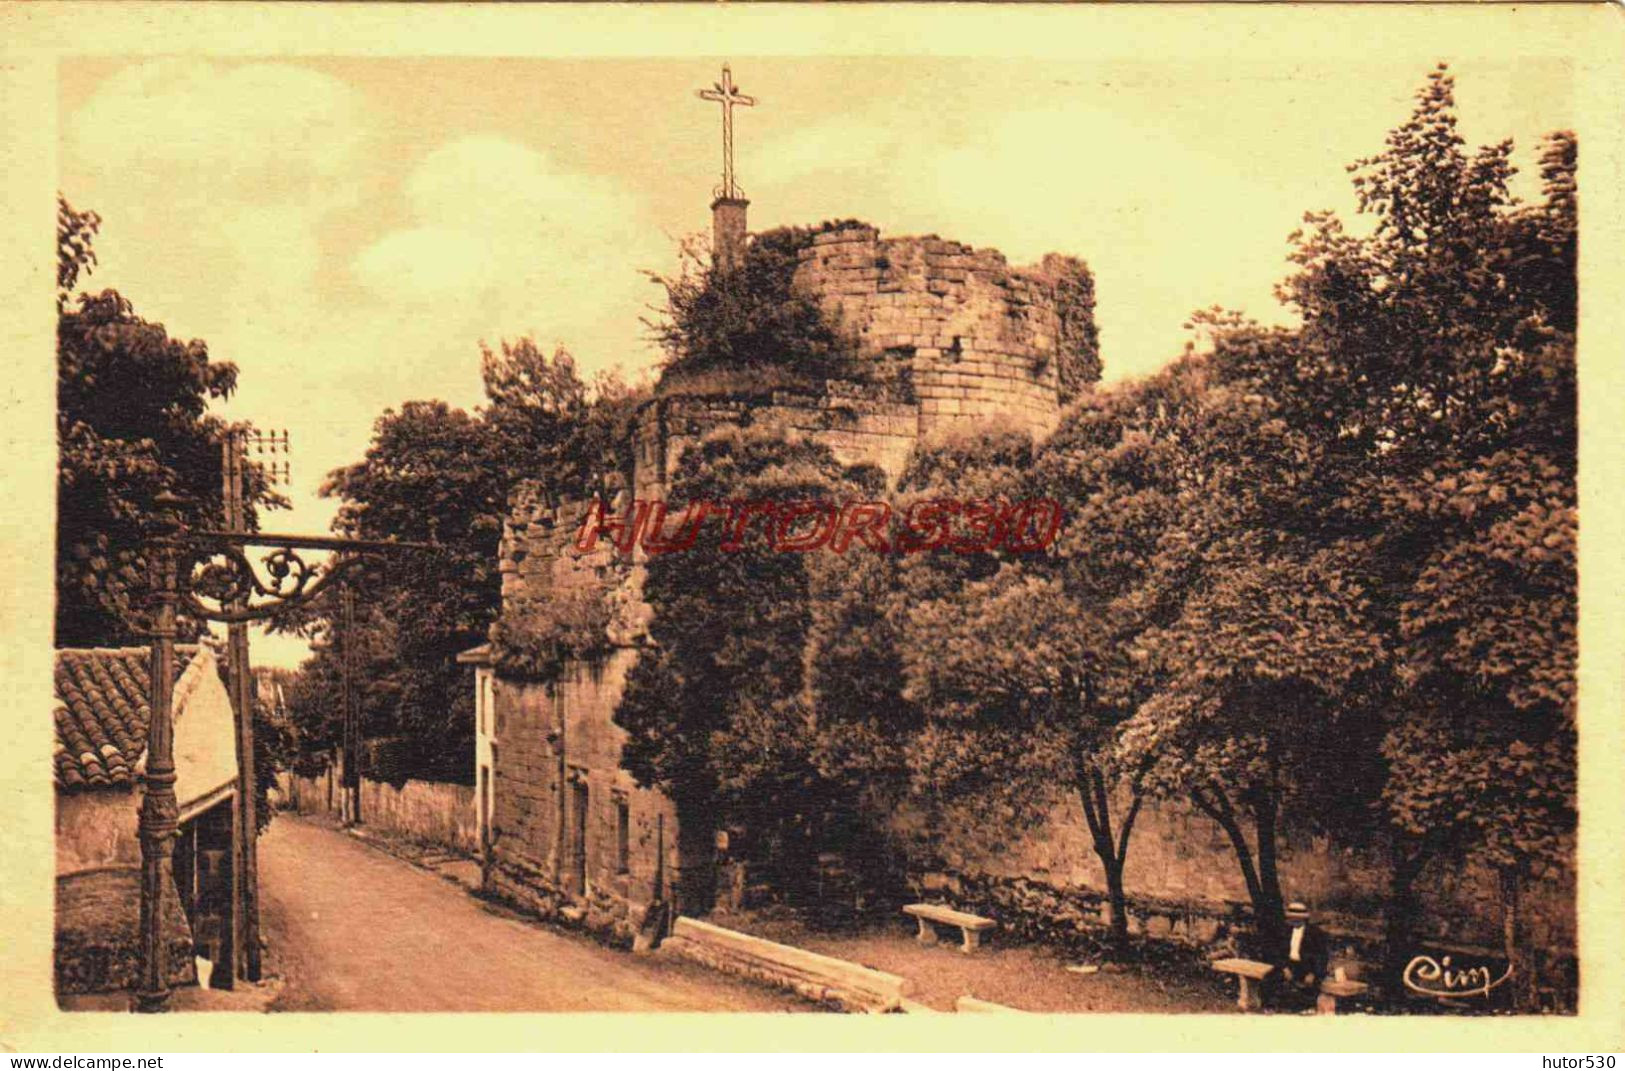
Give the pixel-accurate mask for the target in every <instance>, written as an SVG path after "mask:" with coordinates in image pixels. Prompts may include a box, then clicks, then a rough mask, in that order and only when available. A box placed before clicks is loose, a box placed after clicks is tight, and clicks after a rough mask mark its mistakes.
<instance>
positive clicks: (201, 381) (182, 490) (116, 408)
mask: <svg viewBox="0 0 1625 1071" xmlns="http://www.w3.org/2000/svg"><path fill="white" fill-rule="evenodd" d="M100 225H101V220H100V218H99V217H98V216H96V215H95V213H92V212H79V211H76V210H75V209H74V208H73V207H72V206H71V205H69V204H68V202H67V201H66V200H65V199H62V198H60V197H59V198H58V201H57V249H58V264H57V285H58V290H57V308H58V315H57V413H56V432H57V526H56V592H57V600H56V643H57V644H58V645H59V646H65V647H73V646H77V647H94V646H103V647H106V646H117V645H120V644H129V643H140V642H142V641H143V634H144V632H145V628H146V626H144V625H143V624H142V614H143V611H144V606H143V599H142V596H143V593H144V592H145V591H146V586H147V583H148V578H147V576H146V568H147V567H146V563H145V559H144V557H143V555H142V545H143V542H144V540H145V538H146V537H147V535H148V534H149V531H148V526H149V523H150V521H151V520H152V518H153V516H154V506H153V501H154V499H155V498H156V497H157V496H158V495H159V494H160V493H162V492H164V491H169V492H172V493H174V494H176V495H178V496H179V497H180V498H181V500H182V504H181V505H180V506H179V507H178V510H179V513H180V520H181V521H182V522H183V523H185V524H188V525H192V526H196V527H218V526H219V525H220V522H221V516H222V505H221V501H222V500H221V479H220V443H221V439H222V437H223V435H224V432H225V431H226V425H225V423H224V422H222V421H221V420H220V419H219V418H218V417H215V416H211V415H210V414H209V412H208V406H209V403H210V402H211V401H219V400H224V399H225V398H227V397H229V396H230V394H231V392H232V390H233V389H234V388H235V386H236V383H237V368H236V366H235V365H233V364H230V363H229V362H224V361H211V360H210V359H209V351H208V347H207V346H206V345H204V343H202V342H201V341H198V340H196V339H194V340H192V341H191V342H182V341H180V340H179V339H173V338H171V337H170V336H169V333H168V332H167V331H166V330H165V329H164V326H163V325H162V324H156V323H151V322H149V321H147V320H143V319H142V318H141V317H139V316H137V315H136V313H135V310H134V307H133V306H132V305H131V304H130V302H129V301H128V300H127V299H126V298H124V297H123V296H122V295H121V294H119V293H118V292H117V291H114V290H103V291H102V292H100V293H98V294H89V293H80V294H78V295H77V297H74V296H73V288H74V287H75V286H76V285H77V284H78V282H79V277H80V275H81V274H84V273H88V272H90V271H91V270H92V268H93V266H94V264H95V253H94V251H93V249H92V241H93V239H94V236H95V234H96V231H97V229H98V228H99V227H100ZM248 477H249V480H248V483H249V486H248V488H247V494H248V499H249V516H250V519H251V520H252V518H253V516H254V514H255V507H257V506H258V507H263V506H266V505H274V504H277V503H279V502H280V499H278V498H277V496H275V495H274V494H272V493H271V492H270V490H269V489H268V488H267V487H266V485H265V482H264V480H263V479H262V478H260V475H259V474H258V473H257V472H255V471H252V470H251V471H250V472H249V473H248ZM182 628H183V630H184V631H185V632H186V633H187V634H188V635H192V636H195V635H196V634H197V632H198V631H199V629H200V628H201V625H200V623H198V622H186V621H183V622H182Z"/></svg>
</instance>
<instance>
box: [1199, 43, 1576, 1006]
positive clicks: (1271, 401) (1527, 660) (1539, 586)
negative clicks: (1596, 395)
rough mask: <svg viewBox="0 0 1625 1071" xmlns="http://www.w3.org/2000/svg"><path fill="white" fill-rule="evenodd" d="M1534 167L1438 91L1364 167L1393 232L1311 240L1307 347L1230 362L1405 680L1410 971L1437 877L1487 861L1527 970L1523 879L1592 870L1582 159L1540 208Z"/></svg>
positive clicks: (1318, 555) (1395, 766)
mask: <svg viewBox="0 0 1625 1071" xmlns="http://www.w3.org/2000/svg"><path fill="white" fill-rule="evenodd" d="M1510 155H1511V144H1510V143H1509V142H1503V143H1501V144H1498V145H1493V146H1488V147H1485V148H1482V149H1479V150H1478V151H1477V152H1475V153H1472V154H1469V153H1468V152H1467V151H1466V149H1465V145H1464V143H1463V141H1462V139H1461V138H1460V136H1459V135H1458V134H1457V133H1456V117H1455V102H1454V94H1453V83H1452V80H1451V78H1450V76H1449V75H1448V73H1447V72H1446V71H1445V70H1444V69H1443V68H1442V67H1441V68H1440V69H1438V70H1436V71H1435V72H1433V74H1432V75H1431V76H1430V77H1429V79H1428V82H1427V84H1426V85H1425V86H1424V87H1423V89H1422V90H1421V92H1420V93H1419V94H1418V97H1417V104H1416V108H1415V110H1414V112H1413V114H1412V116H1411V117H1410V119H1409V120H1408V121H1407V122H1406V123H1405V124H1404V125H1402V126H1401V127H1399V128H1397V129H1396V130H1395V131H1394V132H1393V133H1391V134H1390V135H1389V138H1388V144H1387V147H1386V149H1385V150H1384V151H1383V152H1382V153H1379V154H1378V155H1376V156H1373V157H1371V158H1369V159H1366V160H1362V161H1359V162H1358V163H1357V164H1355V165H1354V166H1353V168H1352V170H1353V171H1354V183H1355V189H1356V193H1357V195H1358V197H1359V201H1360V207H1361V210H1362V211H1363V212H1365V213H1367V214H1369V215H1371V216H1373V217H1375V224H1374V226H1373V227H1372V228H1371V231H1370V233H1369V234H1366V235H1355V234H1352V233H1350V232H1349V231H1348V230H1347V229H1345V227H1344V226H1343V224H1342V222H1341V221H1340V220H1339V219H1338V218H1337V217H1336V216H1334V215H1332V214H1325V213H1323V214H1311V215H1310V216H1309V217H1307V221H1308V227H1307V228H1306V230H1305V231H1304V232H1301V233H1300V234H1298V235H1296V236H1295V239H1296V251H1295V253H1294V259H1295V261H1296V262H1297V264H1298V271H1297V272H1296V273H1295V274H1294V275H1293V276H1292V277H1291V278H1290V279H1288V280H1287V282H1286V283H1284V284H1283V286H1282V288H1281V296H1282V298H1283V300H1285V301H1287V302H1288V303H1289V304H1290V305H1291V306H1293V307H1294V308H1295V309H1296V310H1297V311H1298V312H1299V313H1300V315H1301V316H1302V320H1303V327H1302V329H1301V330H1300V331H1298V332H1296V333H1295V334H1293V335H1292V337H1291V338H1290V339H1285V338H1280V337H1277V338H1276V339H1274V340H1273V341H1272V343H1271V344H1269V345H1263V344H1260V335H1259V333H1258V332H1257V331H1256V330H1253V329H1246V328H1237V327H1235V326H1234V325H1232V327H1231V329H1230V330H1229V331H1228V332H1227V333H1226V335H1225V337H1224V338H1222V339H1221V341H1220V344H1219V345H1218V346H1217V347H1216V350H1215V354H1214V358H1213V360H1214V365H1215V371H1216V375H1217V377H1218V379H1219V380H1220V381H1221V382H1225V383H1228V384H1231V385H1232V387H1231V389H1233V390H1237V391H1246V392H1248V393H1250V394H1251V395H1253V396H1256V397H1258V398H1260V399H1264V400H1266V405H1267V406H1268V411H1267V413H1264V414H1261V417H1263V418H1273V419H1275V420H1278V421H1279V422H1280V423H1281V425H1282V426H1283V427H1285V428H1287V429H1290V433H1291V434H1292V436H1294V437H1295V439H1296V444H1295V446H1294V447H1293V455H1292V456H1294V457H1295V459H1296V460H1295V461H1294V463H1293V465H1292V466H1291V469H1292V470H1293V472H1294V473H1295V475H1293V476H1292V478H1290V479H1286V478H1282V477H1281V476H1278V477H1276V478H1274V479H1270V480H1267V481H1264V483H1263V485H1262V486H1264V487H1266V488H1268V491H1269V493H1268V495H1267V496H1264V497H1262V498H1261V499H1260V502H1261V503H1262V504H1264V505H1267V506H1268V507H1269V509H1270V510H1271V515H1272V516H1273V518H1274V519H1275V521H1276V523H1277V524H1278V525H1279V526H1280V527H1281V528H1282V529H1283V530H1284V531H1286V532H1288V533H1290V534H1291V536H1292V538H1293V539H1294V541H1295V542H1296V543H1297V545H1299V546H1300V547H1302V548H1303V549H1304V551H1306V552H1307V553H1305V554H1304V555H1303V556H1302V557H1301V559H1300V560H1302V561H1304V562H1306V563H1308V562H1313V561H1316V560H1321V559H1322V556H1324V555H1325V554H1328V553H1333V554H1337V555H1339V556H1340V560H1341V561H1343V562H1344V563H1346V564H1347V565H1348V569H1347V581H1346V582H1345V583H1344V585H1343V587H1342V588H1341V590H1343V591H1357V592H1360V593H1361V598H1362V599H1363V606H1360V607H1352V609H1355V610H1357V612H1358V615H1359V617H1360V618H1361V619H1363V620H1364V622H1365V626H1364V627H1365V628H1366V629H1367V630H1369V631H1370V632H1371V633H1372V634H1373V635H1374V636H1376V637H1378V638H1379V639H1380V642H1381V644H1382V645H1383V647H1384V649H1385V651H1386V652H1387V657H1388V658H1390V659H1391V663H1390V668H1391V672H1390V673H1389V674H1388V675H1387V679H1386V681H1385V682H1384V683H1383V684H1382V685H1381V686H1380V687H1379V688H1378V689H1376V691H1377V692H1378V693H1382V695H1380V696H1379V699H1378V703H1377V705H1378V707H1379V708H1380V709H1381V710H1382V712H1383V720H1384V722H1385V724H1386V727H1387V729H1386V731H1387V739H1386V741H1385V742H1384V743H1383V745H1382V749H1381V750H1382V754H1383V755H1384V756H1385V757H1386V760H1387V762H1388V764H1389V778H1388V781H1387V784H1386V787H1385V788H1384V790H1383V792H1382V796H1381V804H1382V807H1383V813H1385V814H1386V815H1387V817H1388V819H1389V823H1390V825H1389V828H1390V832H1391V833H1392V839H1393V845H1392V847H1393V852H1394V860H1395V864H1394V890H1393V904H1392V905H1391V910H1390V935H1389V943H1390V949H1391V950H1392V951H1399V950H1403V949H1404V948H1407V947H1408V946H1409V944H1410V938H1409V933H1408V929H1409V919H1410V918H1411V917H1412V916H1413V915H1414V910H1413V907H1412V905H1413V903H1414V900H1413V894H1412V889H1411V885H1412V883H1413V882H1414V881H1415V880H1416V878H1417V877H1418V876H1419V875H1420V873H1421V871H1422V869H1423V867H1424V866H1425V865H1426V864H1427V863H1428V862H1429V861H1430V860H1433V859H1439V860H1446V859H1449V860H1456V861H1463V860H1478V861H1481V862H1484V863H1486V864H1488V865H1491V866H1494V867H1497V868H1499V869H1500V870H1501V871H1502V874H1503V890H1504V892H1505V893H1506V897H1507V900H1506V908H1507V917H1508V919H1509V927H1508V928H1509V941H1508V943H1509V955H1510V956H1513V957H1514V958H1517V957H1518V956H1519V952H1518V949H1517V948H1516V947H1515V946H1516V945H1517V944H1518V942H1517V941H1516V940H1515V936H1514V934H1513V931H1515V930H1516V919H1517V908H1516V891H1517V886H1518V883H1519V880H1520V879H1521V877H1522V876H1524V875H1527V874H1528V873H1531V872H1535V871H1538V870H1540V869H1541V868H1543V867H1546V866H1551V865H1556V864H1558V863H1560V862H1561V861H1564V860H1566V859H1567V858H1568V855H1569V850H1570V849H1569V847H1568V842H1567V837H1568V832H1569V831H1570V830H1571V829H1572V825H1573V793H1572V781H1573V747H1572V738H1573V707H1574V702H1573V666H1574V625H1573V622H1574V614H1575V600H1574V590H1575V584H1574V575H1575V574H1574V556H1573V533H1574V519H1575V514H1574V456H1575V455H1574V451H1575V442H1576V429H1575V406H1574V373H1573V337H1572V329H1573V324H1574V302H1575V290H1576V287H1575V281H1574V279H1575V277H1574V250H1575V243H1574V235H1575V232H1576V221H1575V211H1576V205H1575V196H1574V191H1575V184H1574V167H1575V159H1576V147H1575V142H1574V138H1573V136H1572V135H1571V134H1566V133H1565V134H1558V135H1554V136H1553V137H1552V138H1550V139H1549V140H1548V143H1547V146H1546V148H1545V150H1544V152H1543V154H1542V175H1543V178H1544V180H1545V191H1544V193H1545V196H1544V200H1543V203H1541V204H1538V205H1533V206H1520V205H1518V204H1517V203H1516V202H1515V201H1514V199H1513V198H1512V196H1511V194H1510V192H1509V189H1508V180H1509V178H1510V176H1511V174H1512V167H1511V163H1510ZM1280 456H1286V455H1280ZM1283 475H1284V474H1283ZM1324 590H1332V589H1324ZM1517 973H1518V976H1519V977H1520V978H1523V979H1525V980H1526V981H1528V980H1530V979H1531V978H1532V974H1533V972H1532V971H1529V970H1526V969H1520V970H1519V971H1518V972H1517ZM1521 999H1522V1000H1523V1001H1524V1002H1525V1003H1527V1001H1528V999H1529V994H1528V993H1527V992H1525V993H1524V994H1521Z"/></svg>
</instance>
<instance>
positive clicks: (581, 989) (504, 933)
mask: <svg viewBox="0 0 1625 1071" xmlns="http://www.w3.org/2000/svg"><path fill="white" fill-rule="evenodd" d="M259 850H260V890H261V914H262V922H261V925H262V928H263V931H264V935H265V938H266V940H267V941H268V942H269V943H270V952H269V953H268V956H269V960H268V964H269V967H270V969H271V970H273V971H275V972H277V973H279V974H281V975H282V976H283V978H284V979H285V985H284V988H283V991H282V993H281V995H280V996H279V997H278V999H277V1000H276V1003H275V1004H273V1005H272V1010H274V1011H339V1010H344V1011H757V1012H759V1011H793V1010H806V1009H807V1007H808V1006H807V1005H804V1004H800V1003H798V1002H796V1001H795V1000H794V999H793V998H790V997H788V996H785V997H781V996H779V995H778V994H777V993H774V992H772V991H770V990H767V989H763V988H758V987H756V986H753V985H749V984H747V983H743V982H735V981H733V980H732V979H729V978H726V977H723V976H721V975H717V974H713V973H711V972H709V971H706V970H704V969H703V968H700V967H698V966H695V965H693V964H689V963H684V962H676V961H669V960H666V959H664V958H661V957H658V956H656V957H644V956H638V957H634V956H632V955H630V954H628V953H623V952H616V951H613V950H611V949H608V948H604V947H602V946H600V945H597V944H594V943H593V942H591V941H589V940H587V939H585V938H581V937H576V936H573V935H566V934H561V933H557V932H554V931H552V930H548V929H545V928H543V927H540V926H537V925H533V924H530V923H526V922H523V921H520V920H518V919H515V918H512V917H508V916H506V915H503V914H500V913H497V912H495V911H493V910H490V909H487V908H486V907H485V906H484V905H482V904H481V903H480V901H478V900H475V899H474V898H472V897H470V896H469V895H468V894H467V893H466V892H464V891H463V890H462V888H460V887H459V886H457V885H454V884H452V883H450V882H448V881H444V880H442V879H440V878H438V877H436V876H435V875H433V874H431V873H428V872H426V871H423V870H420V869H418V868H417V867H414V866H412V865H410V864H409V863H406V862H403V861H401V860H399V859H396V858H394V857H393V856H390V855H385V854H384V853H383V852H380V851H378V850H376V849H374V848H369V847H367V846H365V845H364V844H360V843H357V842H356V841H355V839H354V838H352V837H350V836H348V835H346V834H343V833H339V832H336V831H334V830H332V829H327V828H324V827H321V826H318V825H314V824H312V823H309V822H305V821H301V820H300V819H298V818H296V817H292V816H290V815H287V814H282V815H278V816H277V819H276V821H275V822H273V823H271V827H270V829H268V830H266V832H265V835H264V836H263V837H262V838H261V839H260V849H259Z"/></svg>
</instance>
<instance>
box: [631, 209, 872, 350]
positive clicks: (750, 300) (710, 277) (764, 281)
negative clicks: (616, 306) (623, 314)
mask: <svg viewBox="0 0 1625 1071" xmlns="http://www.w3.org/2000/svg"><path fill="white" fill-rule="evenodd" d="M855 223H856V221H854V220H846V221H842V222H839V223H825V224H823V225H822V226H820V227H816V228H805V227H780V228H777V229H775V230H770V231H764V232H763V233H761V234H758V235H755V236H754V237H753V238H752V240H751V242H750V245H749V246H747V247H746V250H745V257H744V262H743V264H742V265H741V266H740V267H739V268H738V269H736V270H734V271H725V270H723V269H721V268H719V267H717V266H715V265H713V264H711V263H709V261H708V260H707V259H706V258H704V257H703V256H702V255H701V254H700V253H699V251H698V249H697V248H696V247H695V246H694V245H693V244H692V243H691V244H689V245H687V246H685V247H684V251H683V254H684V259H683V267H682V270H681V271H680V272H679V273H678V274H677V275H675V276H664V275H657V274H651V275H650V278H651V279H652V280H653V281H654V282H656V283H657V284H659V285H660V286H661V287H662V288H663V289H664V290H665V294H666V299H665V305H664V307H663V308H662V309H660V310H659V311H658V314H657V318H656V319H654V320H652V321H646V323H647V324H648V327H649V328H650V331H651V333H652V335H653V338H654V339H655V341H657V342H658V343H660V345H661V347H662V348H663V349H664V350H665V352H666V368H667V371H668V372H680V373H696V372H707V371H714V370H742V369H765V368H777V369H781V370H789V371H791V372H793V373H795V374H797V375H801V376H805V377H808V378H813V379H816V378H825V377H829V376H834V375H845V376H852V375H855V374H857V372H858V369H856V368H855V367H854V366H853V365H852V364H851V363H850V361H849V357H850V352H849V351H850V346H849V345H848V343H847V342H846V341H845V340H843V339H842V338H841V337H840V334H839V332H838V331H837V330H836V328H835V327H834V325H832V324H830V323H829V322H828V321H827V320H826V318H825V316H824V313H823V310H822V309H821V308H820V307H819V305H818V303H817V302H816V301H814V300H813V299H811V298H810V297H808V296H806V295H804V294H800V293H797V292H796V291H795V289H794V288H793V287H792V286H791V285H790V284H791V279H792V277H793V276H794V274H795V270H796V264H797V255H798V254H799V252H800V251H801V250H802V249H804V248H806V247H807V246H809V245H811V244H812V240H813V237H814V236H815V235H817V234H818V233H820V232H821V231H825V230H833V229H835V228H837V227H842V226H847V225H854V224H855Z"/></svg>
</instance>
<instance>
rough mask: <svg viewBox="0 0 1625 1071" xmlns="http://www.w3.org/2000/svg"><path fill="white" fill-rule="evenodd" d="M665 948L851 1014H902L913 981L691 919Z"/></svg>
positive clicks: (679, 921) (680, 925)
mask: <svg viewBox="0 0 1625 1071" xmlns="http://www.w3.org/2000/svg"><path fill="white" fill-rule="evenodd" d="M660 948H661V951H662V952H664V953H666V954H668V955H678V956H682V957H683V958H684V959H689V960H693V961H695V962H697V963H700V964H703V965H705V966H707V967H710V968H712V969H713V970H718V971H722V972H724V973H726V974H733V975H737V976H739V977H743V978H752V979H755V980H756V981H760V982H766V983H768V984H770V985H775V986H778V987H780V988H781V989H789V990H792V991H793V992H796V993H799V994H800V995H801V996H804V997H806V998H808V999H809V1000H814V1001H817V1002H818V1003H820V1004H833V1005H835V1006H837V1007H840V1008H842V1009H845V1010H849V1011H865V1012H890V1011H898V1010H900V1009H901V1008H902V1006H903V998H904V996H905V995H906V994H907V991H908V981H907V979H905V978H902V977H900V976H899V975H895V974H888V973H886V972H885V971H877V970H875V969H874V968H872V967H865V966H862V965H861V964H857V963H852V962H850V961H848V960H844V959H836V958H835V957H833V956H825V955H820V954H819V953H817V952H808V951H807V950H805V949H801V948H794V947H792V946H790V945H781V944H779V943H778V942H776V941H769V940H766V939H765V938H761V937H753V936H751V935H750V934H748V933H740V932H738V931H737V930H727V929H723V928H722V927H721V926H716V925H713V924H712V923H709V922H701V921H700V920H699V919H691V918H688V917H686V916H684V917H679V918H678V919H677V922H676V924H675V925H673V926H672V932H671V936H669V937H667V938H666V939H665V940H664V941H663V942H661V945H660Z"/></svg>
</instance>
